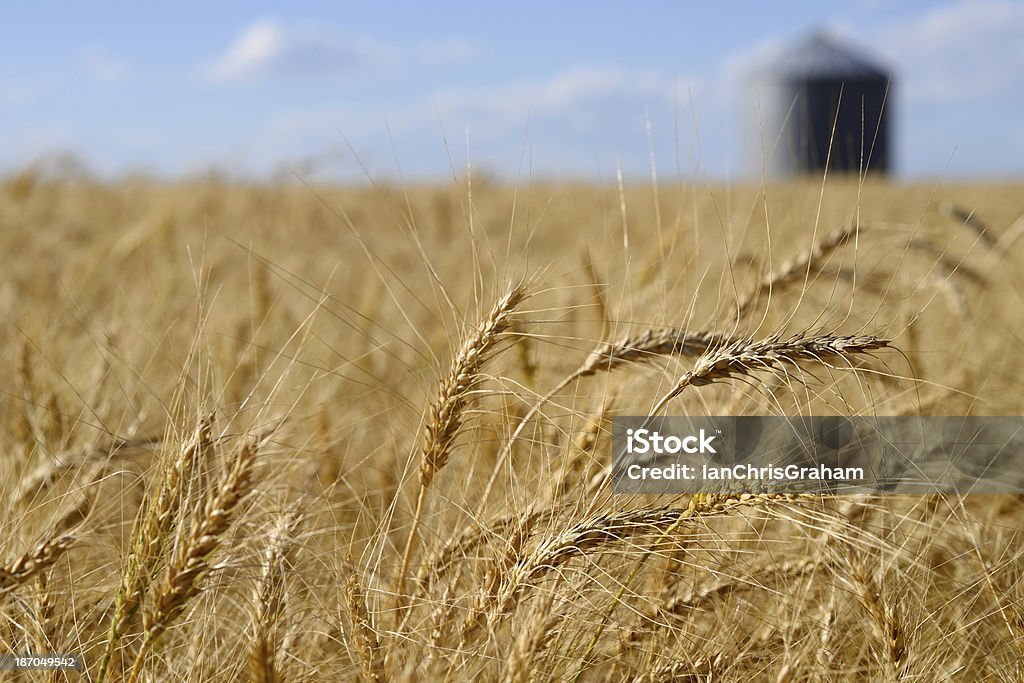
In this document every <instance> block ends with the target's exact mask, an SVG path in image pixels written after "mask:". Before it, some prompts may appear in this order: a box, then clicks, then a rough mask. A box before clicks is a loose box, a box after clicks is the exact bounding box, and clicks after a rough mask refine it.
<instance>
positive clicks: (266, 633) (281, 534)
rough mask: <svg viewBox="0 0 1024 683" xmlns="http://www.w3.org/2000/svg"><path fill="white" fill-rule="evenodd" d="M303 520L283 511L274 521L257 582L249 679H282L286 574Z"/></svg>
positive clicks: (256, 682) (272, 682) (254, 682)
mask: <svg viewBox="0 0 1024 683" xmlns="http://www.w3.org/2000/svg"><path fill="white" fill-rule="evenodd" d="M301 523H302V515H301V513H299V512H290V513H287V514H283V515H281V516H280V518H279V519H278V520H277V522H276V523H275V524H274V528H273V530H272V531H271V533H270V540H269V542H268V544H267V548H266V551H265V552H264V554H263V570H262V574H261V576H260V580H259V583H258V584H257V586H256V594H255V596H254V597H255V602H256V613H255V615H254V617H253V626H252V628H253V643H252V646H251V647H250V649H249V658H248V666H249V681H250V682H251V683H279V681H280V680H281V674H280V672H279V671H278V668H277V663H276V659H277V648H278V643H277V624H278V619H279V618H280V616H281V613H282V612H283V611H284V575H285V569H286V568H287V563H288V560H289V555H290V553H291V550H292V548H293V547H294V545H295V533H296V531H297V530H298V528H299V525H300V524H301Z"/></svg>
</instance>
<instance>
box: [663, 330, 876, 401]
mask: <svg viewBox="0 0 1024 683" xmlns="http://www.w3.org/2000/svg"><path fill="white" fill-rule="evenodd" d="M888 346H889V340H887V339H882V338H880V337H875V336H872V335H859V336H854V335H843V336H833V335H819V336H814V337H805V336H802V335H796V336H793V337H790V338H789V339H785V340H784V339H782V338H780V337H778V336H771V337H768V338H766V339H762V340H758V341H753V340H746V341H738V342H732V343H730V344H726V345H725V346H723V347H721V348H719V349H716V350H714V351H712V352H711V353H709V354H707V355H705V356H704V357H702V358H701V359H700V360H698V361H697V364H696V365H694V367H693V369H692V370H690V371H689V372H687V373H686V374H684V375H683V376H682V377H680V378H679V381H678V382H677V383H676V385H675V386H674V387H673V388H672V390H671V391H669V392H668V393H667V394H665V395H664V396H663V397H662V398H661V399H660V400H659V401H658V403H657V404H655V406H654V408H653V409H652V410H651V414H652V415H657V414H658V413H660V412H661V409H662V408H664V407H665V404H667V403H668V402H669V401H671V400H672V399H673V398H675V397H676V396H678V395H679V394H681V393H683V390H685V389H686V388H687V387H690V386H704V385H707V384H711V383H713V382H719V381H721V380H724V379H729V378H731V377H737V376H742V375H751V374H753V373H755V372H758V371H762V370H772V369H780V368H784V367H785V366H787V365H798V364H799V363H803V362H817V363H826V364H827V363H828V362H829V361H830V360H837V359H840V358H846V357H848V356H852V355H857V354H864V353H870V352H871V351H876V350H878V349H884V348H886V347H888Z"/></svg>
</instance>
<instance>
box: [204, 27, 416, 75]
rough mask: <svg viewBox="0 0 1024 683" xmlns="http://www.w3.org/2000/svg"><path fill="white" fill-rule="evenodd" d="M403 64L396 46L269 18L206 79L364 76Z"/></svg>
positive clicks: (246, 34)
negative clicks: (283, 22) (400, 61)
mask: <svg viewBox="0 0 1024 683" xmlns="http://www.w3.org/2000/svg"><path fill="white" fill-rule="evenodd" d="M398 61H399V55H398V51H397V50H396V49H395V48H393V47H391V46H389V45H387V44H384V43H381V42H378V41H376V40H372V39H370V38H365V37H356V36H341V35H339V34H336V33H334V32H333V31H330V30H326V29H323V28H319V27H315V26H307V25H299V26H284V25H282V24H280V23H278V22H276V21H274V20H271V19H264V20H261V21H257V22H255V23H253V24H250V25H249V26H248V27H247V28H246V29H245V30H243V31H242V33H241V34H240V35H239V36H238V38H236V39H235V41H234V43H232V44H231V46H230V47H229V48H228V49H227V50H226V51H225V52H224V54H222V55H221V56H220V57H219V58H218V59H216V60H215V61H214V62H213V63H212V64H210V65H209V66H208V67H207V69H206V70H205V73H204V75H205V77H206V79H208V80H210V81H218V82H226V81H254V80H263V79H275V78H305V77H339V78H359V77H362V76H368V75H376V74H379V73H380V72H382V71H387V70H389V69H391V68H393V67H394V66H395V65H396V64H397V63H398Z"/></svg>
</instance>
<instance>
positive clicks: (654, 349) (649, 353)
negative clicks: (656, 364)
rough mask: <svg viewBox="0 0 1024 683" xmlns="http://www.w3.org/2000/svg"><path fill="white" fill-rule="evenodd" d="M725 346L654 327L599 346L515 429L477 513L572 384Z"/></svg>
mask: <svg viewBox="0 0 1024 683" xmlns="http://www.w3.org/2000/svg"><path fill="white" fill-rule="evenodd" d="M724 343H725V338H724V337H722V336H721V335H719V334H717V333H714V332H704V331H691V330H686V329H680V328H650V329H647V330H644V331H643V332H641V333H639V334H636V335H628V336H625V337H623V338H621V339H619V340H618V341H607V342H602V343H600V344H598V345H597V346H596V347H594V349H593V350H592V351H591V352H590V353H589V354H587V357H586V358H584V359H583V363H582V364H581V365H580V367H579V368H577V369H576V370H575V371H573V372H572V373H571V374H569V375H567V376H566V377H565V378H564V379H562V381H561V382H559V383H558V384H556V385H555V386H554V387H553V388H552V389H551V390H550V391H548V393H546V394H544V396H542V397H540V399H538V400H537V402H536V403H534V404H533V406H531V407H530V409H529V410H528V411H527V412H526V415H524V416H523V417H522V419H521V420H519V423H518V424H517V425H516V428H515V429H514V430H512V433H511V434H510V435H509V437H508V440H507V441H506V442H505V445H504V446H503V447H502V449H501V452H500V453H499V454H498V458H497V460H496V461H495V463H494V470H493V471H492V472H491V476H490V478H489V479H488V480H487V484H486V486H484V490H483V493H481V494H480V499H479V502H478V504H477V511H478V513H479V515H480V516H482V515H483V513H484V512H485V511H486V508H487V501H488V500H489V499H490V495H491V491H492V489H493V488H494V484H495V482H496V481H497V479H498V476H499V475H500V474H501V469H502V467H503V466H504V464H505V461H506V460H507V459H508V457H509V455H511V453H512V447H513V446H514V445H515V443H516V440H517V439H518V438H519V436H520V435H521V434H522V433H523V429H525V428H526V425H527V424H528V423H529V422H530V420H531V419H533V417H534V415H536V414H537V413H538V412H539V411H540V409H541V408H543V407H544V406H545V405H547V402H548V401H550V400H551V398H552V397H554V396H555V394H557V393H558V392H559V391H561V390H562V389H564V388H565V387H567V386H569V385H570V384H571V383H573V382H575V381H576V380H578V379H582V378H584V377H590V376H591V375H596V374H598V373H599V372H612V371H613V370H617V369H618V368H621V367H623V366H626V365H636V364H639V363H647V362H650V361H652V360H654V359H655V358H659V357H665V356H683V357H686V358H693V357H697V356H700V355H701V354H703V353H707V351H708V350H709V349H711V348H714V347H715V346H720V345H722V344H724Z"/></svg>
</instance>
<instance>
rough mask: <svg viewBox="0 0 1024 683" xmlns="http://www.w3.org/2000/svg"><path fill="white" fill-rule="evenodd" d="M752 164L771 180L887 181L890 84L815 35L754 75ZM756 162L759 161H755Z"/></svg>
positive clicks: (866, 62) (833, 41)
mask: <svg viewBox="0 0 1024 683" xmlns="http://www.w3.org/2000/svg"><path fill="white" fill-rule="evenodd" d="M754 77H755V78H754V84H755V85H756V87H757V93H758V105H757V117H758V118H759V120H760V121H759V122H760V125H761V135H759V136H758V139H759V144H758V145H757V159H756V161H757V163H758V164H760V163H761V162H762V161H763V162H764V163H765V165H766V168H767V170H768V172H769V173H770V174H771V175H772V176H792V175H803V174H820V173H821V172H822V171H824V169H825V166H826V161H827V162H828V166H829V171H830V172H832V171H838V172H848V173H857V172H859V171H860V170H861V169H862V168H863V169H865V170H867V171H868V172H876V173H887V172H888V171H889V170H890V165H891V161H892V156H891V150H890V143H891V131H890V121H891V119H892V114H891V108H892V105H891V103H892V86H891V81H892V76H891V74H890V72H889V70H888V69H886V68H885V67H884V66H881V65H880V64H878V63H877V62H875V61H874V60H872V59H871V58H869V57H867V56H865V55H864V54H862V53H861V52H859V51H858V50H856V49H854V48H852V47H850V46H849V45H846V44H844V43H842V42H840V41H839V40H838V39H837V38H836V37H835V36H833V35H831V34H828V33H825V32H816V33H813V34H811V35H810V36H808V37H807V38H805V39H804V40H802V41H800V42H799V43H797V44H795V45H793V46H791V47H790V48H789V49H787V50H785V51H784V52H783V53H782V54H781V55H780V56H779V57H778V58H777V59H775V60H774V61H773V62H772V63H771V64H769V65H768V66H767V67H766V68H763V69H761V70H759V71H758V72H757V73H756V74H754ZM762 155H763V158H762Z"/></svg>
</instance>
